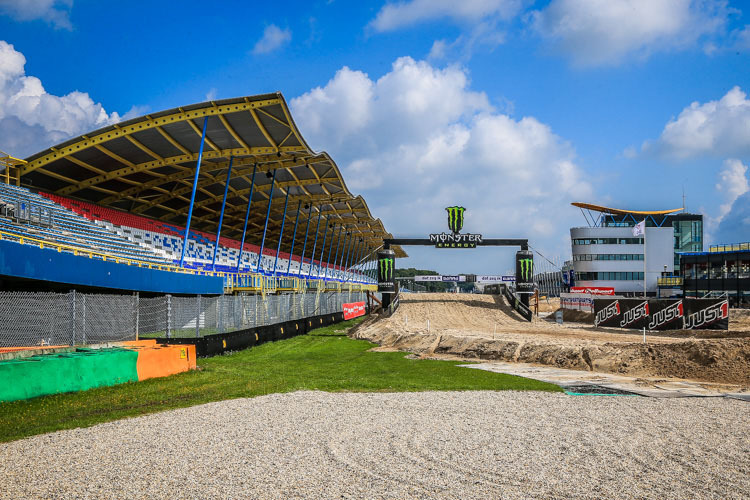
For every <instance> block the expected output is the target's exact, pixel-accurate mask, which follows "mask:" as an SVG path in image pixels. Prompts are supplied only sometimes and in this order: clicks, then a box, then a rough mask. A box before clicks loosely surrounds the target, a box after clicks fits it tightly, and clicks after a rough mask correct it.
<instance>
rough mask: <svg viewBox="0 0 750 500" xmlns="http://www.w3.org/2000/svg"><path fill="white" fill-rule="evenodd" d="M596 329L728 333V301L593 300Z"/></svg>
mask: <svg viewBox="0 0 750 500" xmlns="http://www.w3.org/2000/svg"><path fill="white" fill-rule="evenodd" d="M594 313H595V314H596V319H595V320H594V326H610V327H611V326H614V327H618V328H632V329H637V330H642V329H643V328H645V329H646V330H728V329H729V301H728V300H727V299H648V300H644V299H594Z"/></svg>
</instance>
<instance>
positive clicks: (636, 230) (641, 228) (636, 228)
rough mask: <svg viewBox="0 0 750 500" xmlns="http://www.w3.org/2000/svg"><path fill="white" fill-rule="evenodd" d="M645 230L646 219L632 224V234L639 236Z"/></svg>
mask: <svg viewBox="0 0 750 500" xmlns="http://www.w3.org/2000/svg"><path fill="white" fill-rule="evenodd" d="M645 232H646V219H643V220H642V221H641V222H639V223H638V224H636V225H635V226H633V236H641V235H643V234H644V233H645Z"/></svg>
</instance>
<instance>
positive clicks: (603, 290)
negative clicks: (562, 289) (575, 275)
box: [570, 286, 615, 295]
mask: <svg viewBox="0 0 750 500" xmlns="http://www.w3.org/2000/svg"><path fill="white" fill-rule="evenodd" d="M570 293H590V294H591V295H614V294H615V289H614V288H612V287H609V286H573V287H570Z"/></svg>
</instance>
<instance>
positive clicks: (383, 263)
mask: <svg viewBox="0 0 750 500" xmlns="http://www.w3.org/2000/svg"><path fill="white" fill-rule="evenodd" d="M378 264H379V265H380V277H381V279H382V280H383V281H385V280H388V279H389V278H388V277H389V276H391V275H393V259H380V260H379V261H378Z"/></svg>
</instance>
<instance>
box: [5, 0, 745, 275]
mask: <svg viewBox="0 0 750 500" xmlns="http://www.w3.org/2000/svg"><path fill="white" fill-rule="evenodd" d="M254 4H255V3H254V2H253V3H250V2H240V1H236V2H231V1H225V2H216V3H215V4H211V5H210V6H209V7H207V6H206V4H205V2H191V1H183V2H180V4H179V5H180V7H179V8H175V3H174V2H156V1H153V2H146V1H133V2H116V3H115V2H97V1H93V0H67V1H59V0H57V1H56V0H20V1H19V0H0V40H2V41H3V42H0V78H1V79H2V81H1V82H0V149H3V150H7V151H9V152H11V153H13V154H16V155H20V156H25V155H28V154H31V153H34V152H36V151H38V150H40V149H43V148H45V147H48V146H51V145H53V144H56V143H58V142H61V141H63V140H65V139H66V138H68V137H71V136H75V135H79V134H82V133H86V132H88V131H90V130H92V129H95V128H98V127H100V126H102V125H105V124H108V123H112V122H114V121H117V120H120V119H122V118H123V117H132V116H138V115H141V114H144V113H147V112H150V111H158V110H161V109H165V108H171V107H175V106H180V105H184V104H188V103H193V102H202V101H205V100H207V99H221V98H227V97H235V96H242V95H253V94H259V93H264V92H273V91H281V92H282V93H283V94H284V96H285V97H286V99H287V101H288V102H289V103H290V106H291V107H292V111H293V114H294V117H295V120H296V121H297V124H298V126H299V127H300V129H301V131H302V134H303V135H304V136H305V138H306V139H307V140H308V142H309V143H310V144H311V145H312V146H313V147H314V148H315V149H324V150H326V151H328V152H329V153H331V155H332V156H333V158H334V159H335V160H336V161H337V163H338V164H339V166H340V167H341V169H342V171H343V173H344V178H345V180H346V181H347V184H348V185H349V187H350V188H351V190H352V191H354V192H355V193H359V194H362V195H364V196H365V198H366V200H367V201H368V204H369V206H370V208H371V210H372V211H373V213H374V215H375V216H376V217H380V218H382V219H383V221H384V223H385V224H386V227H387V228H388V229H389V230H391V231H392V232H393V233H395V234H397V235H403V236H423V235H425V234H427V233H429V232H435V231H442V230H444V229H445V212H444V210H443V207H445V206H448V205H453V204H462V205H463V206H465V207H467V214H466V217H467V218H466V226H465V229H466V230H468V231H472V232H481V233H483V234H485V235H486V236H488V237H489V236H492V237H528V238H529V239H530V241H531V244H532V246H534V247H535V248H537V249H539V250H540V251H542V253H544V254H545V255H550V256H558V257H560V258H565V257H566V256H569V254H570V241H569V233H568V228H569V227H571V226H575V225H583V224H585V221H584V219H583V216H582V215H581V214H580V212H579V211H577V209H574V208H573V207H571V206H570V202H572V201H590V202H598V203H602V204H606V205H609V206H615V207H622V208H632V209H664V208H677V207H679V206H681V204H682V190H683V186H684V189H685V194H686V196H687V208H688V209H689V210H690V211H692V212H700V213H703V214H704V215H705V219H706V231H707V235H706V236H707V238H708V239H709V241H710V242H737V241H748V240H750V218H748V215H747V214H748V213H750V194H746V193H748V191H749V190H750V187H749V184H750V181H749V180H748V177H749V173H748V168H747V167H748V164H750V98H748V96H747V93H748V92H749V91H750V2H746V1H739V0H730V1H718V0H717V1H711V0H695V1H690V0H661V1H658V2H654V1H652V0H628V1H625V0H623V1H616V0H552V1H537V2H534V1H531V0H528V1H524V0H464V1H463V2H453V1H446V0H410V1H402V2H370V3H367V4H366V5H362V4H364V3H363V2H343V1H321V2H314V1H308V2H287V3H286V4H282V3H279V4H276V5H270V4H268V5H265V4H261V5H254ZM395 180H399V182H395V183H394V182H391V181H395ZM408 251H409V253H410V254H411V255H413V258H411V259H409V261H407V262H400V263H399V264H400V265H414V266H417V267H431V268H436V269H438V270H439V271H442V272H444V273H453V272H459V271H460V272H476V273H493V272H502V271H504V270H506V269H508V268H509V267H510V265H509V264H510V257H509V256H510V254H511V253H512V252H510V251H501V250H485V249H483V250H477V251H475V252H473V253H467V252H470V251H461V253H458V252H459V251H448V253H446V252H444V251H438V250H434V249H417V248H411V249H408Z"/></svg>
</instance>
